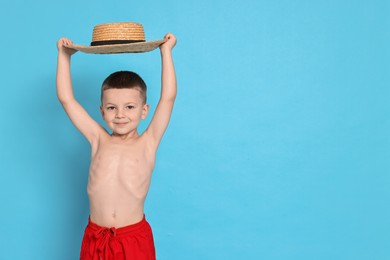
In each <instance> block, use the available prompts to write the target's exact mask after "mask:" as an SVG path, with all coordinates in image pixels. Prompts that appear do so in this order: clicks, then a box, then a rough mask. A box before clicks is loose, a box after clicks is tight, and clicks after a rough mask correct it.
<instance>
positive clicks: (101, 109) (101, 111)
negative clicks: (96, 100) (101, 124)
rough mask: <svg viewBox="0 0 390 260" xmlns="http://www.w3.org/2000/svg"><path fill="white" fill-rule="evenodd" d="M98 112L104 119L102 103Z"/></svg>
mask: <svg viewBox="0 0 390 260" xmlns="http://www.w3.org/2000/svg"><path fill="white" fill-rule="evenodd" d="M100 113H101V114H102V117H103V119H104V110H103V106H102V105H100Z"/></svg>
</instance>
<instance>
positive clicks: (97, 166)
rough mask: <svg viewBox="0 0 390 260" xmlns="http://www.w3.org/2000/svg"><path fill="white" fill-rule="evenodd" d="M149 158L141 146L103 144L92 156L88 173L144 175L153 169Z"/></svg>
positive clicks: (152, 161)
mask: <svg viewBox="0 0 390 260" xmlns="http://www.w3.org/2000/svg"><path fill="white" fill-rule="evenodd" d="M150 156H151V155H149V154H147V151H146V149H145V147H144V146H143V145H142V144H116V143H103V144H101V145H100V146H99V147H98V149H97V151H96V152H95V154H93V155H92V158H91V166H90V173H94V174H98V175H101V174H104V175H113V174H116V173H127V174H131V175H138V174H145V173H148V172H149V171H150V172H151V170H152V169H153V163H154V160H153V159H152V160H151V158H150Z"/></svg>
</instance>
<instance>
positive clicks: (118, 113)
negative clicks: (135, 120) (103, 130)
mask: <svg viewBox="0 0 390 260" xmlns="http://www.w3.org/2000/svg"><path fill="white" fill-rule="evenodd" d="M115 117H116V118H121V117H123V112H122V110H120V109H118V110H117V112H116V114H115Z"/></svg>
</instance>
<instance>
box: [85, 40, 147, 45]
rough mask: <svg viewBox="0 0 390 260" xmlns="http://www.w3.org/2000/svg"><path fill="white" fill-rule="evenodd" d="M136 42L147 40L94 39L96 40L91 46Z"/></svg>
mask: <svg viewBox="0 0 390 260" xmlns="http://www.w3.org/2000/svg"><path fill="white" fill-rule="evenodd" d="M136 42H145V40H108V41H94V42H91V46H99V45H113V44H126V43H136Z"/></svg>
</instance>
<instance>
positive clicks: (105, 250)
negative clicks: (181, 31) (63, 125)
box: [57, 33, 176, 260]
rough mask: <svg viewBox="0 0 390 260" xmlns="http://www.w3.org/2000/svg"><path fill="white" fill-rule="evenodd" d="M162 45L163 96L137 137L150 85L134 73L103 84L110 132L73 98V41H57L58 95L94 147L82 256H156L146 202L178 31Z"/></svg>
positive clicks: (169, 97) (168, 105)
mask: <svg viewBox="0 0 390 260" xmlns="http://www.w3.org/2000/svg"><path fill="white" fill-rule="evenodd" d="M165 38H166V40H167V41H166V42H165V43H163V44H162V45H161V46H160V53H161V60H162V83H161V96H160V100H159V102H158V105H157V107H156V111H155V113H154V115H153V118H152V120H151V122H150V124H149V126H148V128H147V129H146V130H145V131H144V132H143V133H142V134H141V135H139V134H138V132H137V126H138V124H139V122H140V120H141V119H145V117H146V116H147V114H148V111H149V106H148V105H147V104H146V86H145V83H144V82H143V80H142V79H141V78H140V77H139V76H138V75H137V74H135V73H133V72H117V73H113V74H111V75H110V76H109V77H108V78H107V79H106V80H105V81H104V83H103V86H102V104H101V107H100V110H101V114H102V117H103V119H104V121H105V122H106V124H107V127H108V128H109V129H111V130H112V134H109V133H108V132H107V131H106V130H105V129H104V128H103V127H102V126H100V125H99V124H98V123H97V122H96V121H94V120H93V119H92V118H91V117H90V116H89V115H88V113H87V112H86V111H85V110H84V109H83V107H82V106H81V105H80V104H79V103H78V102H77V101H76V100H75V98H74V96H73V90H72V82H71V73H70V60H71V55H72V54H74V53H75V51H74V50H72V49H69V48H66V46H67V45H70V44H71V43H72V42H71V41H70V40H69V39H66V38H62V39H60V40H59V41H58V42H57V48H58V64H57V96H58V99H59V101H60V102H61V104H62V106H63V108H64V110H65V111H66V113H67V114H68V116H69V118H70V120H71V121H72V122H73V124H74V125H75V126H76V127H77V128H78V130H79V131H80V132H81V133H82V134H83V135H84V136H85V138H86V139H87V140H88V141H89V143H90V145H91V165H90V170H89V178H88V189H87V190H88V197H89V202H90V217H89V220H88V225H87V227H86V229H85V233H84V237H83V241H82V246H81V253H80V259H142V260H149V259H155V258H156V257H155V249H154V242H153V235H152V230H151V228H150V226H149V224H148V222H147V221H146V219H145V215H144V202H145V198H146V195H147V192H148V189H149V185H150V181H151V176H152V171H153V168H154V163H155V156H156V151H157V147H158V145H159V143H160V140H161V138H162V136H163V134H164V132H165V129H166V128H167V126H168V122H169V119H170V116H171V113H172V109H173V104H174V101H175V97H176V75H175V70H174V66H173V60H172V49H173V48H174V46H175V44H176V38H175V36H174V35H172V34H170V33H168V34H167V35H166V36H165Z"/></svg>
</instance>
